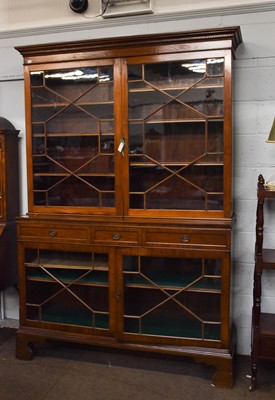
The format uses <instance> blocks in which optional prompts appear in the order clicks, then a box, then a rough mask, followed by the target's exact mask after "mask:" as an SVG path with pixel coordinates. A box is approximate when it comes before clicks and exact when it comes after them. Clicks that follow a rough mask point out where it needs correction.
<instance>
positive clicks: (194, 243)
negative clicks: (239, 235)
mask: <svg viewBox="0 0 275 400" xmlns="http://www.w3.org/2000/svg"><path fill="white" fill-rule="evenodd" d="M146 245H150V246H163V245H167V246H175V245H176V246H180V247H181V246H182V247H198V246H199V247H207V248H215V249H216V248H219V249H220V248H222V249H227V248H228V249H229V246H230V236H228V234H227V233H225V232H224V231H223V232H221V233H217V232H212V231H210V232H206V231H205V230H204V231H200V230H177V231H168V230H158V231H156V230H148V231H147V232H146Z"/></svg>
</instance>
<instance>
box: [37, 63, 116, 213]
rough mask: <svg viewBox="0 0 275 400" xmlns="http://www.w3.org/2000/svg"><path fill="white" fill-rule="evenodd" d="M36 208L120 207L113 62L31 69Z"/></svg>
mask: <svg viewBox="0 0 275 400" xmlns="http://www.w3.org/2000/svg"><path fill="white" fill-rule="evenodd" d="M30 81H31V95H32V161H33V191H34V199H33V202H34V205H35V206H62V207H64V206H65V207H74V206H75V207H99V208H106V207H114V206H115V176H114V90H113V86H114V85H113V83H114V81H113V66H96V67H90V68H87V67H86V68H77V69H64V70H48V71H38V72H31V73H30Z"/></svg>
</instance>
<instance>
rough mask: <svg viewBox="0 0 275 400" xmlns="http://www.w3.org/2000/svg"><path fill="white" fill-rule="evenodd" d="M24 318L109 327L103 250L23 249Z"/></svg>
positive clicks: (107, 286) (106, 257)
mask: <svg viewBox="0 0 275 400" xmlns="http://www.w3.org/2000/svg"><path fill="white" fill-rule="evenodd" d="M25 271H26V318H27V320H32V321H38V322H40V323H41V322H47V323H55V324H62V325H70V326H72V325H74V326H79V327H81V326H82V327H89V328H96V329H101V330H106V331H107V330H109V258H108V254H105V253H79V252H73V251H72V252H69V251H58V250H42V249H25Z"/></svg>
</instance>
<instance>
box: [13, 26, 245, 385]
mask: <svg viewBox="0 0 275 400" xmlns="http://www.w3.org/2000/svg"><path fill="white" fill-rule="evenodd" d="M240 42H241V35H240V31H239V28H226V29H218V30H210V31H197V32H187V33H177V34H167V35H149V36H143V37H129V38H118V39H113V40H109V39H108V40H105V39H103V40H95V41H85V42H78V43H61V44H55V45H41V46H40V45H38V46H27V47H20V48H18V50H19V51H20V52H21V54H22V55H23V56H24V64H25V90H26V121H27V128H26V129H27V159H28V186H29V192H28V194H29V196H28V198H29V213H28V215H26V216H23V217H22V218H19V219H18V248H19V263H20V328H19V330H18V332H17V350H16V351H17V356H18V357H19V358H24V359H27V358H31V356H32V352H31V350H30V348H31V346H30V345H31V344H33V343H35V342H36V341H39V340H44V339H47V338H51V339H58V340H69V341H75V342H79V341H80V342H85V343H91V344H98V345H100V346H111V347H116V348H124V349H131V350H141V351H152V352H161V353H167V354H175V355H186V356H191V357H193V358H195V359H197V360H198V361H203V362H206V363H209V364H212V365H214V366H215V367H216V369H217V373H216V376H215V378H214V383H215V384H217V385H219V386H225V387H230V386H231V385H232V357H233V349H234V343H235V342H234V341H235V339H234V334H233V331H234V329H232V328H231V325H232V324H231V311H230V252H231V231H232V224H233V219H234V217H233V211H232V205H231V168H232V158H231V155H232V146H231V141H232V123H231V119H232V110H231V106H232V105H231V103H232V79H231V74H232V60H233V58H234V52H235V50H236V48H237V46H238V44H239V43H240Z"/></svg>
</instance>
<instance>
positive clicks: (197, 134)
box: [128, 58, 224, 211]
mask: <svg viewBox="0 0 275 400" xmlns="http://www.w3.org/2000/svg"><path fill="white" fill-rule="evenodd" d="M128 68H129V69H128V78H129V86H128V98H129V110H128V111H129V180H130V182H129V186H130V208H132V209H144V210H149V209H163V210H164V209H169V210H173V209H174V210H189V209H191V210H204V211H207V210H222V209H223V206H224V204H223V191H224V182H223V162H224V142H223V136H224V132H223V128H224V127H223V117H224V115H223V114H224V107H223V105H224V90H223V85H224V59H223V58H208V59H198V60H186V61H184V60H182V61H175V62H162V63H154V64H140V65H130V66H129V67H128Z"/></svg>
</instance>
